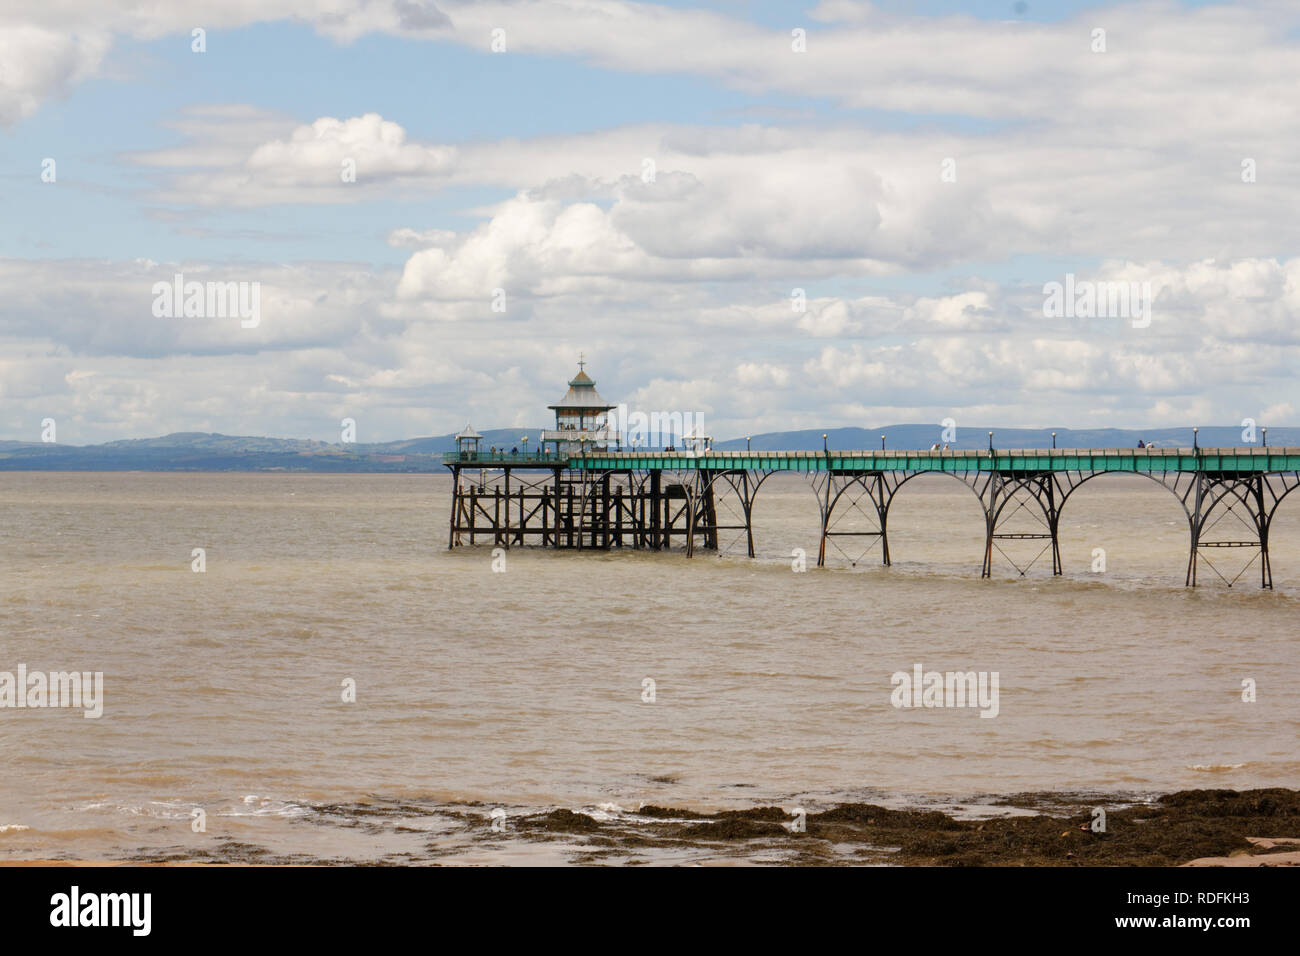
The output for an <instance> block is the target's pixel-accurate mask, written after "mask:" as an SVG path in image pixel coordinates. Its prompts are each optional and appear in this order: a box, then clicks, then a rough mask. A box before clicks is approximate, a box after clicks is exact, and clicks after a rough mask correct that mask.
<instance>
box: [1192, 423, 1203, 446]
mask: <svg viewBox="0 0 1300 956" xmlns="http://www.w3.org/2000/svg"><path fill="white" fill-rule="evenodd" d="M1198 432H1200V429H1199V428H1193V429H1192V451H1196V450H1197V449H1198V448H1200V447H1201V446H1200V439H1199V437H1198V434H1197V433H1198Z"/></svg>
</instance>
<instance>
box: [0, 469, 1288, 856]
mask: <svg viewBox="0 0 1300 956" xmlns="http://www.w3.org/2000/svg"><path fill="white" fill-rule="evenodd" d="M450 492H451V485H450V478H449V477H448V476H445V475H318V474H295V473H263V474H247V473H229V474H207V473H204V474H180V473H169V474H154V473H111V474H94V473H22V472H9V473H0V685H2V684H3V680H4V674H5V673H9V674H12V675H17V673H18V670H19V668H20V666H21V667H22V668H23V669H24V670H25V671H26V672H27V673H28V674H29V675H30V674H31V673H35V672H41V673H46V674H48V673H51V672H54V673H59V672H78V673H81V674H85V675H88V676H87V679H86V687H87V689H89V688H90V687H92V686H94V684H95V680H96V679H97V678H95V677H94V675H101V676H100V678H98V680H100V681H101V684H100V685H99V686H100V687H101V694H100V695H99V697H98V699H97V703H96V706H97V708H99V709H100V711H101V712H100V713H99V715H98V716H87V715H88V714H90V713H91V708H90V707H88V706H87V705H86V700H84V699H83V700H82V702H81V706H80V707H78V706H59V707H56V706H43V707H42V706H29V707H18V706H16V705H15V706H2V704H3V694H2V693H0V766H2V771H0V860H17V859H66V860H106V861H131V860H137V861H139V860H165V861H173V862H185V861H225V862H271V863H284V862H299V863H384V864H426V863H429V864H435V863H436V864H467V865H476V864H496V863H518V864H530V863H545V864H551V863H559V864H563V863H567V862H576V861H584V860H590V859H591V856H590V854H591V846H590V841H589V840H586V839H585V838H583V837H582V836H581V835H580V834H579V835H577V836H575V835H572V834H570V835H562V836H561V837H556V836H555V835H554V834H547V835H546V837H545V838H544V839H543V838H540V837H539V835H538V834H539V831H538V830H537V829H536V828H529V827H527V826H524V825H522V824H523V823H524V822H525V821H527V820H529V819H536V818H538V816H539V815H544V814H548V813H554V811H557V810H567V811H572V812H573V813H577V814H583V815H585V816H586V817H588V818H590V819H591V820H594V821H596V822H598V823H601V824H602V827H601V830H600V832H601V833H602V834H603V836H602V841H601V847H602V849H601V852H602V854H603V857H602V859H604V860H607V861H609V862H614V863H641V864H647V863H648V864H659V863H692V862H695V863H711V862H718V861H724V862H746V861H750V862H752V861H755V860H758V861H771V860H772V856H771V852H772V851H771V847H770V846H749V845H748V844H745V843H744V841H741V842H740V843H739V844H736V843H731V844H727V845H725V846H722V845H719V846H717V847H710V846H690V847H681V846H660V845H656V841H653V840H638V839H636V834H637V833H638V832H639V830H638V828H640V827H642V826H643V823H642V817H643V815H642V814H640V813H639V812H638V811H640V810H642V809H643V808H645V807H648V806H649V807H655V808H662V809H661V811H658V812H661V813H668V814H670V815H671V814H672V813H680V814H681V815H683V816H686V815H687V814H689V813H691V812H693V813H711V812H716V811H719V810H727V809H747V808H757V807H780V808H782V810H783V811H784V812H789V813H791V814H792V817H791V819H795V814H796V811H801V812H816V811H818V810H821V809H825V808H830V807H835V806H837V805H840V804H845V803H872V804H879V805H883V806H888V807H898V808H905V807H926V808H939V809H942V810H944V811H945V812H948V813H953V814H959V815H960V814H966V815H976V816H978V815H980V814H995V813H1002V812H1010V811H1009V810H1008V809H1007V807H1006V806H1005V804H1006V799H1005V798H1007V797H1008V796H1010V795H1015V794H1025V793H1049V794H1057V795H1070V796H1075V797H1080V798H1083V799H1091V800H1095V801H1098V802H1103V803H1105V802H1109V803H1113V804H1120V803H1124V802H1126V801H1128V802H1132V801H1138V800H1144V799H1149V798H1151V797H1153V796H1154V795H1158V794H1161V793H1167V792H1171V791H1175V790H1180V789H1193V788H1231V789H1246V788H1253V787H1266V786H1286V787H1295V786H1297V785H1298V784H1300V749H1298V748H1297V738H1298V737H1300V693H1298V691H1300V626H1298V625H1300V500H1297V501H1295V502H1292V501H1290V500H1289V499H1288V500H1286V501H1285V502H1284V503H1283V504H1282V506H1281V507H1280V509H1279V511H1278V516H1277V518H1276V520H1275V522H1274V525H1273V529H1272V535H1271V552H1272V566H1273V577H1274V582H1275V587H1274V589H1273V590H1264V589H1261V588H1260V586H1259V584H1260V581H1259V556H1258V552H1257V550H1256V549H1250V548H1236V549H1230V548H1223V549H1217V552H1216V553H1215V554H1211V555H1209V560H1210V561H1211V562H1213V567H1210V566H1208V565H1207V564H1206V563H1204V562H1202V564H1201V565H1200V569H1199V581H1200V586H1198V587H1196V588H1194V589H1193V588H1188V587H1185V586H1184V576H1185V573H1186V568H1187V558H1188V554H1187V551H1188V526H1187V519H1186V516H1185V514H1184V512H1183V506H1182V505H1181V504H1180V503H1179V501H1178V499H1177V498H1175V497H1174V496H1173V495H1171V494H1170V493H1169V492H1168V491H1167V490H1165V489H1164V488H1162V487H1161V486H1159V485H1158V484H1156V483H1155V482H1152V481H1149V480H1147V479H1145V478H1142V477H1134V476H1105V477H1102V478H1098V479H1095V480H1093V481H1090V482H1088V483H1087V484H1085V485H1084V486H1083V487H1081V488H1080V489H1079V490H1078V491H1077V492H1076V493H1074V494H1073V495H1072V496H1071V497H1070V498H1069V500H1068V502H1067V504H1066V506H1065V507H1064V509H1063V511H1062V515H1061V555H1062V563H1063V572H1064V573H1063V574H1062V575H1060V576H1056V577H1054V576H1053V575H1052V573H1051V559H1050V552H1049V553H1045V554H1037V552H1039V551H1040V549H1041V548H1042V546H1043V542H1042V541H1041V540H1040V539H1006V540H1000V541H999V550H998V551H996V552H995V561H994V564H993V573H992V576H991V577H990V578H988V579H982V578H981V574H980V569H981V563H982V560H983V555H984V518H983V514H982V512H981V510H980V505H979V502H978V501H977V499H976V497H975V496H974V495H973V494H972V493H971V491H970V490H969V489H968V488H966V487H965V486H964V485H962V484H961V483H960V482H958V481H954V480H953V479H952V478H951V477H950V476H941V475H935V476H927V477H922V478H918V479H915V480H914V481H912V482H909V483H908V484H907V485H905V486H904V488H903V489H902V490H901V491H900V492H899V495H898V498H897V500H896V502H895V504H894V505H893V507H892V509H891V511H890V515H889V533H890V540H889V546H890V552H891V557H892V565H891V566H889V567H885V566H883V564H882V561H881V551H880V547H879V544H878V543H877V542H875V541H874V540H872V539H868V538H853V537H837V538H834V539H832V544H831V545H830V547H829V548H828V553H827V560H826V566H825V567H818V566H817V560H816V559H817V553H818V544H819V510H818V499H817V496H816V491H815V489H814V487H813V485H812V482H811V480H810V479H809V478H807V477H805V476H799V475H778V476H775V477H773V478H771V479H770V480H769V481H767V482H766V483H765V484H764V485H763V486H762V489H761V490H760V492H759V493H758V496H757V498H756V501H755V507H754V528H755V532H754V545H755V550H756V552H757V554H756V556H755V557H753V558H750V557H748V556H747V554H746V546H745V541H744V538H743V537H740V536H735V535H734V534H732V533H727V532H724V533H723V534H722V539H721V540H720V541H719V549H718V552H717V553H714V552H710V551H705V550H702V549H699V548H698V547H697V549H696V551H695V553H694V555H693V556H691V557H689V558H688V557H687V556H686V555H685V553H684V551H683V550H682V549H681V548H680V547H674V548H673V549H671V550H668V551H661V552H649V551H634V550H631V549H613V550H610V551H594V550H585V551H581V552H578V551H567V552H557V551H550V550H543V549H539V548H536V547H530V548H519V547H515V548H511V549H508V550H506V549H502V550H494V548H493V547H492V546H491V544H487V543H480V544H479V545H478V546H476V547H458V548H455V549H449V548H448V510H449V504H450ZM1297 498H1298V499H1300V496H1297ZM724 510H725V506H724ZM853 517H854V516H853V514H852V513H851V509H850V510H846V512H845V519H846V521H850V522H851V520H852V519H853ZM1225 520H1226V521H1228V522H1229V523H1231V521H1232V520H1234V516H1231V515H1229V516H1227V517H1226V518H1225ZM848 527H851V524H849V525H844V526H841V530H843V529H844V528H848ZM1216 534H1219V535H1222V536H1226V537H1234V535H1233V534H1232V533H1230V532H1229V531H1228V530H1227V526H1222V525H1221V526H1220V527H1219V529H1218V531H1216ZM1236 537H1241V535H1236ZM1003 552H1005V554H1004V553H1003ZM1218 552H1221V553H1218ZM1036 554H1037V557H1035V555H1036ZM1252 559H1253V561H1254V563H1253V564H1248V563H1247V562H1250V561H1251V560H1252ZM1239 567H1244V571H1242V573H1241V576H1240V577H1237V578H1236V580H1235V582H1234V583H1233V586H1231V587H1229V586H1228V581H1232V580H1233V577H1234V575H1236V574H1237V573H1238V569H1239ZM1022 570H1023V573H1022ZM949 672H954V673H959V674H965V673H969V672H974V673H975V674H976V675H980V676H981V679H982V680H984V681H985V683H984V684H983V685H981V686H982V687H984V689H985V690H988V691H992V690H993V688H994V687H996V706H995V707H994V706H990V705H991V703H992V701H991V700H989V699H988V698H987V697H986V698H985V700H984V706H978V704H979V703H980V702H979V701H978V700H977V701H971V700H967V701H966V702H965V703H964V704H961V703H959V702H958V701H956V700H951V701H950V700H949V699H947V698H945V697H944V696H943V695H942V694H939V695H933V696H932V697H931V699H930V700H929V703H930V705H931V706H927V705H926V702H925V701H924V700H923V699H922V698H923V696H924V695H922V694H920V693H918V694H916V695H915V696H914V697H913V698H912V699H911V700H903V699H902V696H903V692H902V690H901V688H902V687H903V686H904V684H907V685H908V687H909V691H910V689H911V687H912V685H911V683H910V680H909V681H904V680H902V677H903V676H906V677H907V678H909V679H910V678H912V677H913V676H914V675H915V676H917V678H918V680H919V679H922V678H923V676H924V675H928V674H931V673H936V674H939V675H940V676H942V675H945V674H947V673H949ZM916 686H917V688H918V689H919V686H920V685H919V684H917V685H916ZM2 690H3V687H2V686H0V691H2ZM15 700H16V698H15ZM936 701H937V704H936ZM51 702H53V701H50V700H48V699H47V701H46V703H47V704H48V703H51ZM62 702H63V703H68V701H62ZM972 704H975V706H973V705H972ZM777 861H778V862H779V859H778V860H777Z"/></svg>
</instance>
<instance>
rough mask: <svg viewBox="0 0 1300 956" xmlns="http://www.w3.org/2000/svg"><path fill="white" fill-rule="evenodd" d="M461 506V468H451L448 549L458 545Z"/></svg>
mask: <svg viewBox="0 0 1300 956" xmlns="http://www.w3.org/2000/svg"><path fill="white" fill-rule="evenodd" d="M459 508H460V469H459V468H452V469H451V514H450V515H449V517H448V521H447V550H448V551H450V550H451V549H452V548H454V547H456V511H457V510H458V509H459Z"/></svg>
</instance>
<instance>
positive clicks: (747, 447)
mask: <svg viewBox="0 0 1300 956" xmlns="http://www.w3.org/2000/svg"><path fill="white" fill-rule="evenodd" d="M745 451H749V436H748V435H746V436H745Z"/></svg>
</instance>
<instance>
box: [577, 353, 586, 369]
mask: <svg viewBox="0 0 1300 956" xmlns="http://www.w3.org/2000/svg"><path fill="white" fill-rule="evenodd" d="M586 367H587V359H586V357H585V356H584V355H583V353H582V352H579V353H578V371H579V372H581V371H582V370H583V369H584V368H586Z"/></svg>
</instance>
